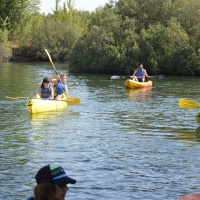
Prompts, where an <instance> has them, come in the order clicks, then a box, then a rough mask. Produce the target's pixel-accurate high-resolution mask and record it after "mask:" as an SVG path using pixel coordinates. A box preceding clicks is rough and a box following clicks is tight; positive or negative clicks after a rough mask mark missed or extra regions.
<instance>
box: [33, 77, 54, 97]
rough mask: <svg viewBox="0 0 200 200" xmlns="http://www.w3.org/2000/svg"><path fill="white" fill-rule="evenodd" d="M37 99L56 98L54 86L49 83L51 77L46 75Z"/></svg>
mask: <svg viewBox="0 0 200 200" xmlns="http://www.w3.org/2000/svg"><path fill="white" fill-rule="evenodd" d="M35 98H37V99H40V98H42V99H54V91H53V88H52V87H51V86H50V84H49V79H48V78H47V77H45V78H44V79H43V81H42V84H41V87H40V88H39V89H38V91H37V94H36V97H35Z"/></svg>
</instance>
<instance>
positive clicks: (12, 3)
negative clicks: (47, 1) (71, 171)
mask: <svg viewBox="0 0 200 200" xmlns="http://www.w3.org/2000/svg"><path fill="white" fill-rule="evenodd" d="M38 5H39V1H38V0H1V1H0V13H1V15H0V29H2V30H8V31H9V32H12V31H14V30H15V29H16V27H17V26H18V24H19V23H20V22H21V21H22V20H23V18H24V16H26V14H27V12H35V11H37V10H39V8H38Z"/></svg>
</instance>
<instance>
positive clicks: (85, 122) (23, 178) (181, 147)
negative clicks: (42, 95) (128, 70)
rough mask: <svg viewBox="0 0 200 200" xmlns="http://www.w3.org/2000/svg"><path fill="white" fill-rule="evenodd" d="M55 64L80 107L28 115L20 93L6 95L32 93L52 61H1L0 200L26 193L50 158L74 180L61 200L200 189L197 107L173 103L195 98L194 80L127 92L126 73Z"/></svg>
mask: <svg viewBox="0 0 200 200" xmlns="http://www.w3.org/2000/svg"><path fill="white" fill-rule="evenodd" d="M56 67H57V70H58V72H59V73H62V72H64V73H67V76H68V87H69V96H70V97H79V98H80V99H81V104H80V106H71V107H70V108H69V109H66V110H63V111H58V112H51V113H41V114H35V115H32V116H31V115H29V114H28V113H27V109H26V105H25V104H26V102H27V99H17V100H11V99H7V98H6V96H11V97H33V96H34V95H35V92H36V90H37V88H38V86H39V85H40V83H41V80H42V79H43V78H44V76H48V77H50V76H53V75H54V71H53V69H52V67H51V65H50V64H49V63H43V64H41V63H32V64H31V63H18V64H16V63H15V64H13V63H3V64H0V74H1V78H0V85H1V92H0V151H1V155H0V163H1V165H0V170H1V173H0V180H1V181H0V194H1V198H0V199H17V200H22V199H25V198H26V197H28V196H30V195H32V188H33V187H34V186H35V180H34V175H35V173H36V172H37V170H38V169H39V168H40V167H42V166H43V165H46V164H49V163H54V162H56V163H59V164H60V165H61V166H63V167H64V169H65V170H66V172H67V173H68V175H70V176H71V177H73V178H75V179H76V180H77V184H75V185H69V187H70V190H69V191H68V194H67V197H66V199H76V200H79V199H80V200H81V199H88V200H90V199H91V200H92V199H102V200H104V199H109V200H116V199H123V200H129V199H138V200H139V199H147V200H160V199H165V200H175V199H178V197H180V196H181V195H182V194H185V193H187V192H200V184H199V166H200V162H199V150H200V128H199V125H198V124H197V122H196V121H195V114H196V113H197V112H198V109H193V110H185V109H182V108H180V107H179V106H178V101H179V99H180V98H187V99H191V100H194V101H196V102H198V100H199V99H198V97H199V87H200V80H199V78H197V77H165V79H163V80H157V79H153V81H154V83H155V87H153V88H151V89H142V90H126V89H125V88H124V86H123V83H124V81H125V80H126V79H119V80H111V79H110V77H111V76H110V75H82V74H70V73H69V72H68V71H67V68H66V67H65V65H64V64H56ZM199 102H200V101H199Z"/></svg>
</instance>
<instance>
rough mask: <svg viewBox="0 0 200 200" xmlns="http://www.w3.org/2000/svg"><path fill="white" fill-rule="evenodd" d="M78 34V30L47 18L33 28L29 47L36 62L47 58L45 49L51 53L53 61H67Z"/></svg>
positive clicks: (49, 17)
mask: <svg viewBox="0 0 200 200" xmlns="http://www.w3.org/2000/svg"><path fill="white" fill-rule="evenodd" d="M79 34H80V31H79V30H78V28H76V27H74V26H71V25H70V24H68V23H67V22H66V23H64V22H62V21H57V20H55V19H54V18H52V17H51V16H48V17H46V18H44V20H43V21H42V23H41V24H40V25H39V26H37V27H35V28H34V30H33V32H32V35H31V41H30V47H31V48H32V50H33V52H34V54H35V57H36V59H38V60H40V59H42V60H44V59H46V58H47V57H46V55H45V52H44V49H45V48H46V49H48V50H49V51H50V52H52V55H53V58H54V59H55V60H59V61H63V60H67V57H68V55H69V53H70V51H71V49H72V48H73V46H74V44H75V42H76V40H77V38H78V37H79Z"/></svg>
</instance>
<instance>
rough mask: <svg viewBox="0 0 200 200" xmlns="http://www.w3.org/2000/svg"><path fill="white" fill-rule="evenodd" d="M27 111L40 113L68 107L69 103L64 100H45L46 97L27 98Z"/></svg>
mask: <svg viewBox="0 0 200 200" xmlns="http://www.w3.org/2000/svg"><path fill="white" fill-rule="evenodd" d="M26 106H27V109H28V112H29V113H31V114H33V113H41V112H47V111H55V110H60V109H64V108H68V107H69V104H68V103H67V101H65V100H46V99H34V98H32V99H29V100H28V102H27V104H26Z"/></svg>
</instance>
